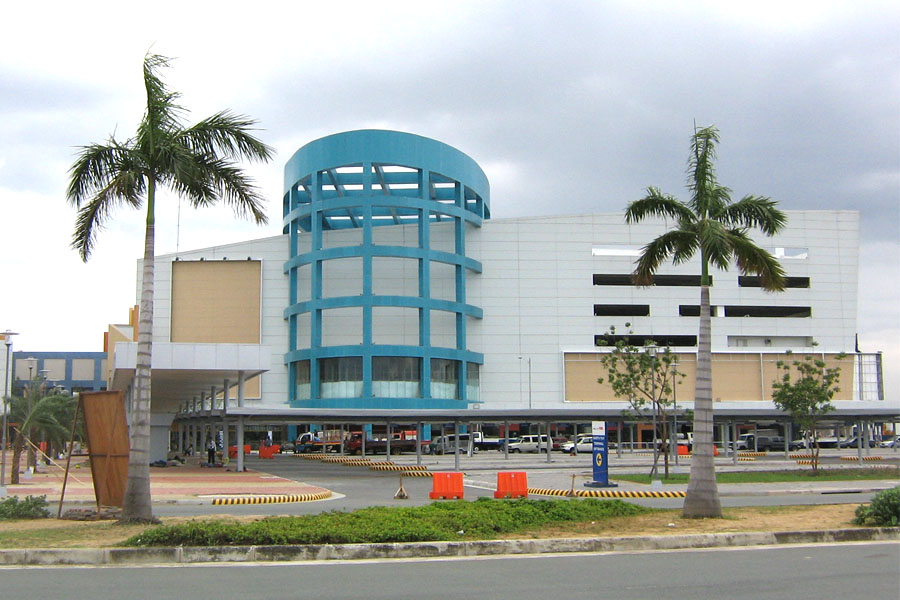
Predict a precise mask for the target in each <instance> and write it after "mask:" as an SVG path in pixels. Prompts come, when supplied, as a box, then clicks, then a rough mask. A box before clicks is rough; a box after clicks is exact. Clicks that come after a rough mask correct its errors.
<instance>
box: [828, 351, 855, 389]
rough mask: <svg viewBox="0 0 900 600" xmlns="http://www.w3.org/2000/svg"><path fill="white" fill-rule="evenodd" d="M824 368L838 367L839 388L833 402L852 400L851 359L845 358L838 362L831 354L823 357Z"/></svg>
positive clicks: (849, 357) (850, 357)
mask: <svg viewBox="0 0 900 600" xmlns="http://www.w3.org/2000/svg"><path fill="white" fill-rule="evenodd" d="M825 366H826V367H828V368H829V369H830V368H834V367H840V369H841V378H840V380H839V381H838V387H839V388H841V389H840V390H839V391H838V392H837V393H836V394H835V395H834V398H833V399H834V400H853V384H854V383H855V381H854V378H853V357H852V356H845V357H844V358H843V359H841V360H838V358H837V356H836V355H834V354H832V355H828V356H826V357H825Z"/></svg>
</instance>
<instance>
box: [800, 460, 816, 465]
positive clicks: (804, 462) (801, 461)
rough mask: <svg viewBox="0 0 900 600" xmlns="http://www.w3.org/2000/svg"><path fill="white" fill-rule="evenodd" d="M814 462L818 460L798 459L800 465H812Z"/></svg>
mask: <svg viewBox="0 0 900 600" xmlns="http://www.w3.org/2000/svg"><path fill="white" fill-rule="evenodd" d="M813 463H816V461H814V460H798V461H797V464H798V465H811V464H813Z"/></svg>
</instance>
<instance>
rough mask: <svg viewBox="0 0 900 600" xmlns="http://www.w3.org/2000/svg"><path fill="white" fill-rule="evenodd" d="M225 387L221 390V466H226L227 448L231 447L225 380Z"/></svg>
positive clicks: (226, 384) (228, 386) (226, 383)
mask: <svg viewBox="0 0 900 600" xmlns="http://www.w3.org/2000/svg"><path fill="white" fill-rule="evenodd" d="M224 383H225V387H224V388H222V464H228V461H229V456H228V447H229V446H230V445H231V443H230V441H229V439H228V433H229V432H228V391H229V390H228V388H230V387H231V386H230V385H229V382H228V380H227V379H226V380H225V382H224Z"/></svg>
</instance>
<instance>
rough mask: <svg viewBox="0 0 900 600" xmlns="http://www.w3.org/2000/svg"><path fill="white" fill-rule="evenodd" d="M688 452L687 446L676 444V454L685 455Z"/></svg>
mask: <svg viewBox="0 0 900 600" xmlns="http://www.w3.org/2000/svg"><path fill="white" fill-rule="evenodd" d="M688 454H690V452H689V451H688V447H687V445H685V444H678V456H687V455H688Z"/></svg>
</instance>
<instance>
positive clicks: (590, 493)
mask: <svg viewBox="0 0 900 600" xmlns="http://www.w3.org/2000/svg"><path fill="white" fill-rule="evenodd" d="M574 492H575V496H578V497H579V498H684V497H685V495H686V493H685V492H651V491H625V490H575V491H574ZM528 493H529V494H534V495H535V496H570V495H572V490H555V489H549V488H528Z"/></svg>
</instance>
